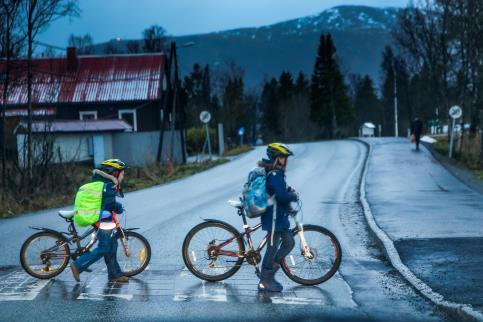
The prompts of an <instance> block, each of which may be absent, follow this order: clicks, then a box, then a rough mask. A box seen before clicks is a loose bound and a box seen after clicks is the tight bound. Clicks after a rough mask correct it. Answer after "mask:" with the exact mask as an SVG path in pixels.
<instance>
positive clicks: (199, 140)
mask: <svg viewBox="0 0 483 322" xmlns="http://www.w3.org/2000/svg"><path fill="white" fill-rule="evenodd" d="M209 132H210V140H211V150H212V152H215V147H216V146H217V141H216V131H215V129H212V128H210V129H209ZM205 139H206V130H205V128H204V127H191V128H189V129H188V130H187V131H186V149H187V150H188V154H190V155H193V154H198V153H201V151H202V149H203V144H204V143H205ZM205 152H206V153H207V152H208V147H206V150H205Z"/></svg>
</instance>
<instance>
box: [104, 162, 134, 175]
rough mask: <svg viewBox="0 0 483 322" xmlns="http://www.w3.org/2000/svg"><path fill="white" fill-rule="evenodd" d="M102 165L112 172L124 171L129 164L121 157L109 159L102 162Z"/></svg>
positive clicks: (105, 169)
mask: <svg viewBox="0 0 483 322" xmlns="http://www.w3.org/2000/svg"><path fill="white" fill-rule="evenodd" d="M101 167H102V169H103V170H104V171H107V172H109V173H112V172H114V171H122V170H124V169H126V168H127V167H128V166H127V165H126V163H124V162H123V161H121V160H120V159H108V160H105V161H103V162H102V163H101Z"/></svg>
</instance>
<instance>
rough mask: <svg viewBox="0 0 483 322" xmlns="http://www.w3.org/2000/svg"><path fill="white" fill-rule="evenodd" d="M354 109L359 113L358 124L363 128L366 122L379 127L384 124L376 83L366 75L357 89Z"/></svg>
mask: <svg viewBox="0 0 483 322" xmlns="http://www.w3.org/2000/svg"><path fill="white" fill-rule="evenodd" d="M354 107H355V110H356V113H357V119H358V122H357V123H358V124H357V126H361V125H362V124H363V123H365V122H371V123H374V125H376V126H377V125H379V124H381V123H382V118H383V115H382V108H381V104H380V101H379V99H378V98H377V95H376V91H375V89H374V82H373V81H372V79H371V78H370V77H369V75H365V76H364V77H363V78H362V79H361V82H360V84H359V86H358V88H357V89H356V94H355V101H354Z"/></svg>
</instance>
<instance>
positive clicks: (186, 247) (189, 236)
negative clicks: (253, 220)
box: [182, 221, 245, 282]
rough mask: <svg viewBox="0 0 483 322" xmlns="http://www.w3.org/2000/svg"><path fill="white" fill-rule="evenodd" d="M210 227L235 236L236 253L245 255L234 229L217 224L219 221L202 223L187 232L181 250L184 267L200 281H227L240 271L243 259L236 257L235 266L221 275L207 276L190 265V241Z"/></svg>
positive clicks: (243, 247)
mask: <svg viewBox="0 0 483 322" xmlns="http://www.w3.org/2000/svg"><path fill="white" fill-rule="evenodd" d="M210 227H216V228H220V229H224V230H226V231H227V232H228V233H229V234H232V235H233V236H235V237H236V238H235V239H234V240H235V241H236V243H237V244H238V253H239V254H245V245H244V243H243V239H242V237H241V236H240V233H239V232H238V230H236V229H235V228H233V227H232V226H230V225H228V224H226V223H224V222H219V221H207V222H203V223H201V224H198V225H196V226H195V227H193V228H192V229H191V230H190V231H189V232H188V234H187V235H186V237H185V239H184V241H183V248H182V252H183V261H184V263H185V265H186V267H187V268H188V270H189V271H190V272H191V273H193V275H195V276H196V277H198V278H200V279H202V280H205V281H209V282H218V281H221V280H224V279H227V278H229V277H231V276H233V275H234V274H235V273H236V272H237V271H238V270H239V269H240V267H241V265H242V263H243V260H244V257H240V256H238V257H237V260H236V262H235V264H234V265H233V267H231V268H230V269H229V270H228V271H227V272H225V273H223V274H219V275H208V274H204V273H203V272H200V271H199V270H197V269H196V268H195V266H194V264H193V263H192V261H191V258H190V255H189V245H190V242H191V240H192V239H193V237H194V236H195V235H196V234H197V233H199V232H200V231H202V230H203V229H206V228H210ZM207 246H208V245H207Z"/></svg>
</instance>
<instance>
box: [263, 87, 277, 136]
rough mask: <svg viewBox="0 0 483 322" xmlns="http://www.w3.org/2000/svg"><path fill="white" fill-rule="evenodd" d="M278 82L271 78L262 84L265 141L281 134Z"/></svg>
mask: <svg viewBox="0 0 483 322" xmlns="http://www.w3.org/2000/svg"><path fill="white" fill-rule="evenodd" d="M277 89H278V82H277V80H276V79H275V78H272V79H271V80H270V82H266V83H265V85H264V86H263V91H262V96H261V102H260V104H261V110H262V133H263V137H264V139H265V140H266V141H273V140H276V139H277V138H278V137H279V136H280V135H281V129H280V123H279V116H280V115H279V109H278V106H279V99H278V95H277V94H278V90H277Z"/></svg>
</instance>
